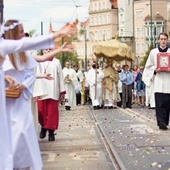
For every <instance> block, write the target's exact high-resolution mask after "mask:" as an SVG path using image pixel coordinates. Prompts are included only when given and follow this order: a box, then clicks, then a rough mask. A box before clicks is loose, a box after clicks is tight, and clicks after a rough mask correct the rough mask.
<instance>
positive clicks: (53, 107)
mask: <svg viewBox="0 0 170 170" xmlns="http://www.w3.org/2000/svg"><path fill="white" fill-rule="evenodd" d="M38 121H39V123H40V124H41V126H42V127H44V128H45V129H50V130H56V129H58V125H59V109H58V101H57V100H53V99H45V100H38Z"/></svg>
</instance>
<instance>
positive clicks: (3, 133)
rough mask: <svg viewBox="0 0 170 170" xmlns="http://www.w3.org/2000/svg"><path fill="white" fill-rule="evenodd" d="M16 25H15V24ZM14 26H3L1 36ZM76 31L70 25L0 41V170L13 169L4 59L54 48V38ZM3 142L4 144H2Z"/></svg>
mask: <svg viewBox="0 0 170 170" xmlns="http://www.w3.org/2000/svg"><path fill="white" fill-rule="evenodd" d="M16 25H17V24H16ZM16 25H12V26H10V27H8V26H4V27H3V31H2V34H4V32H5V31H8V30H9V29H13V28H14V27H15V26H16ZM76 32H77V29H76V28H75V27H74V26H72V25H68V24H67V25H65V26H64V27H63V28H62V29H61V30H59V32H58V33H54V34H50V35H44V36H38V37H35V38H23V39H21V40H15V41H14V40H4V39H3V38H1V39H0V83H1V86H0V103H1V116H0V120H1V123H0V138H1V139H3V140H1V141H0V153H1V156H0V170H10V169H13V155H12V140H11V137H12V136H11V127H10V126H11V124H9V120H10V115H8V114H6V109H5V106H6V104H5V103H6V102H5V90H4V72H3V70H2V65H3V62H4V57H5V56H6V55H7V54H9V53H13V52H19V51H25V50H36V49H42V48H52V47H54V38H56V37H59V36H60V35H64V34H74V33H76ZM4 141H5V142H4Z"/></svg>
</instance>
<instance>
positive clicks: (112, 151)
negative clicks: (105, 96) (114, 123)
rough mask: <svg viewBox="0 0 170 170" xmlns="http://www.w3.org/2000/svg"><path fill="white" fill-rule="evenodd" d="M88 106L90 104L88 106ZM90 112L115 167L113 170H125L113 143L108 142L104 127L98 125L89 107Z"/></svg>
mask: <svg viewBox="0 0 170 170" xmlns="http://www.w3.org/2000/svg"><path fill="white" fill-rule="evenodd" d="M89 107H90V106H89ZM90 111H91V112H90V113H91V116H92V118H93V119H94V121H95V124H96V126H97V129H98V131H99V134H100V136H101V139H102V141H103V143H104V146H105V148H106V150H107V152H108V155H109V157H110V159H111V162H112V165H113V167H114V168H115V170H126V167H125V166H124V164H123V162H122V161H121V159H120V157H119V155H118V153H117V152H116V150H115V148H114V147H113V145H112V144H111V143H110V140H109V138H108V136H107V134H106V133H105V131H104V129H103V128H102V126H101V125H100V123H98V121H97V119H96V117H95V115H94V112H93V110H92V109H91V107H90Z"/></svg>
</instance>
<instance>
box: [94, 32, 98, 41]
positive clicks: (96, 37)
mask: <svg viewBox="0 0 170 170" xmlns="http://www.w3.org/2000/svg"><path fill="white" fill-rule="evenodd" d="M97 40H98V32H97V31H95V41H97Z"/></svg>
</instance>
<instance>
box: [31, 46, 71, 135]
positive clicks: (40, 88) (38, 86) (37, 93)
mask: <svg viewBox="0 0 170 170" xmlns="http://www.w3.org/2000/svg"><path fill="white" fill-rule="evenodd" d="M73 50H74V46H73V45H67V44H66V43H64V44H63V45H62V46H61V47H59V48H57V49H53V50H52V49H46V50H44V51H46V52H45V53H44V54H43V55H34V58H35V59H36V60H37V61H39V62H43V61H46V60H50V59H51V60H52V58H53V57H55V56H56V55H57V54H59V53H60V52H66V51H67V52H73ZM47 51H50V52H48V53H47ZM41 65H42V63H41V64H39V65H38V67H37V69H36V78H37V79H36V82H35V85H34V90H33V99H32V101H31V106H32V112H33V116H34V124H35V128H36V132H37V133H38V108H37V102H38V99H39V98H41V97H42V98H43V97H44V95H47V90H46V86H45V83H42V80H41V79H47V80H53V77H52V76H51V75H52V74H51V73H47V72H46V73H44V72H43V71H42V67H41Z"/></svg>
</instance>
